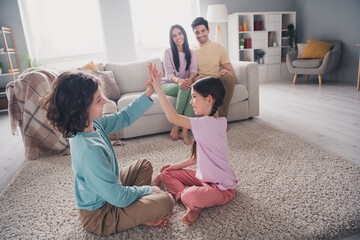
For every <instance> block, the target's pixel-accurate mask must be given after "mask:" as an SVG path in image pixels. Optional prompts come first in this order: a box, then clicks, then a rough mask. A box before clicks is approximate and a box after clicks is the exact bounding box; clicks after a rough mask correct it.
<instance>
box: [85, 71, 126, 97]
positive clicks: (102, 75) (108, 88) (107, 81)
mask: <svg viewBox="0 0 360 240" xmlns="http://www.w3.org/2000/svg"><path fill="white" fill-rule="evenodd" d="M83 71H87V72H89V73H90V74H92V75H94V76H95V77H97V78H99V79H100V80H101V81H102V86H101V88H102V91H103V93H104V95H105V97H107V98H108V99H110V100H113V101H117V100H119V98H120V89H119V87H118V85H117V84H116V81H115V76H114V73H113V72H112V71H104V72H101V71H94V70H90V69H84V70H83Z"/></svg>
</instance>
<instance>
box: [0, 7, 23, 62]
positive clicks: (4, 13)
mask: <svg viewBox="0 0 360 240" xmlns="http://www.w3.org/2000/svg"><path fill="white" fill-rule="evenodd" d="M0 27H9V28H11V29H12V30H13V36H14V40H15V46H16V50H17V52H18V56H19V61H20V68H21V69H26V68H27V65H26V62H25V60H24V58H23V57H22V56H23V54H24V53H25V52H26V51H27V47H26V41H25V34H24V29H23V25H22V23H21V17H20V11H19V6H18V2H17V1H16V0H0ZM1 38H2V36H1ZM7 40H8V41H11V40H10V38H7ZM1 42H2V41H1ZM4 47H5V46H4ZM0 61H1V62H3V63H4V65H5V68H8V67H9V64H8V62H9V61H8V60H7V56H6V55H1V58H0ZM12 61H15V62H16V58H14V57H13V58H12Z"/></svg>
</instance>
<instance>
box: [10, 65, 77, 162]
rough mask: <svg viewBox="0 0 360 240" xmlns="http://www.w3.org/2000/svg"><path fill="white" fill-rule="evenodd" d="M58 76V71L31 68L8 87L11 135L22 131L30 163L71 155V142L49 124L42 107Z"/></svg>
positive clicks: (26, 156) (26, 155)
mask: <svg viewBox="0 0 360 240" xmlns="http://www.w3.org/2000/svg"><path fill="white" fill-rule="evenodd" d="M58 75H59V72H58V71H56V70H50V69H44V68H29V69H27V70H26V71H24V72H23V73H22V74H20V75H19V77H18V79H17V80H16V81H13V82H10V83H8V84H7V86H6V95H7V98H8V101H9V106H8V110H9V117H10V122H11V132H12V134H13V135H17V134H18V129H20V132H21V135H22V139H23V142H24V146H25V158H26V160H35V159H37V158H38V157H39V156H45V155H52V154H58V155H64V154H69V153H70V151H69V142H68V140H67V139H65V138H64V137H63V136H62V134H61V133H60V132H58V131H57V130H55V129H54V128H53V126H52V125H51V124H50V123H49V122H48V121H47V119H46V117H45V115H44V113H43V112H42V111H43V110H42V109H41V108H40V106H39V101H40V99H41V98H42V97H43V96H45V95H46V94H47V93H48V92H49V91H50V89H51V84H52V82H53V81H54V80H55V79H56V77H57V76H58Z"/></svg>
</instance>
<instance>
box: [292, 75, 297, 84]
mask: <svg viewBox="0 0 360 240" xmlns="http://www.w3.org/2000/svg"><path fill="white" fill-rule="evenodd" d="M296 78H297V74H294V80H293V84H295V82H296Z"/></svg>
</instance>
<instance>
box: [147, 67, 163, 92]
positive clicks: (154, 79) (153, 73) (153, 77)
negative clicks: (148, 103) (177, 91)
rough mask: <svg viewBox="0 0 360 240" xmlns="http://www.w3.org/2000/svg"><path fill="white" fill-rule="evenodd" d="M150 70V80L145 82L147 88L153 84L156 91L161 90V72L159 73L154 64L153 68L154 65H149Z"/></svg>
mask: <svg viewBox="0 0 360 240" xmlns="http://www.w3.org/2000/svg"><path fill="white" fill-rule="evenodd" d="M148 69H149V80H145V84H146V85H147V86H149V84H151V85H152V86H153V87H154V89H155V91H157V90H158V89H161V86H160V81H159V77H160V76H161V72H158V70H157V69H156V64H154V66H153V65H152V63H149V65H148Z"/></svg>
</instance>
